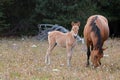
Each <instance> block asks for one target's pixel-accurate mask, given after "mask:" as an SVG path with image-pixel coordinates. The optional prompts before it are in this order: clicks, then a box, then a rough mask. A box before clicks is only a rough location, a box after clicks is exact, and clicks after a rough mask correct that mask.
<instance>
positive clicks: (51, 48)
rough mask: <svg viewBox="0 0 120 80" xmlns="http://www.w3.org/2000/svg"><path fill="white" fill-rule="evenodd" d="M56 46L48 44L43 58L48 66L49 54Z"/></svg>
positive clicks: (53, 43)
mask: <svg viewBox="0 0 120 80" xmlns="http://www.w3.org/2000/svg"><path fill="white" fill-rule="evenodd" d="M56 45H57V44H56V43H55V42H52V43H50V44H49V47H48V49H47V52H46V56H45V63H46V64H48V65H49V64H50V54H51V52H52V50H53V49H54V47H55V46H56Z"/></svg>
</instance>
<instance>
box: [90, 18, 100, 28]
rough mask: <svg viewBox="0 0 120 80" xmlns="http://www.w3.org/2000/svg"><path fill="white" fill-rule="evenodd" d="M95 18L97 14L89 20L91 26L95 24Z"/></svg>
mask: <svg viewBox="0 0 120 80" xmlns="http://www.w3.org/2000/svg"><path fill="white" fill-rule="evenodd" d="M97 18H98V16H95V17H94V18H93V19H92V21H91V24H90V25H91V26H93V25H94V24H95V20H97Z"/></svg>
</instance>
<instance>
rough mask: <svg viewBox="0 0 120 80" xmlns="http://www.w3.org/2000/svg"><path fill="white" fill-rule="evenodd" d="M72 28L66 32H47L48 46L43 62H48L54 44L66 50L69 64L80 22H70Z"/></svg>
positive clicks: (68, 64) (68, 63)
mask: <svg viewBox="0 0 120 80" xmlns="http://www.w3.org/2000/svg"><path fill="white" fill-rule="evenodd" d="M71 25H72V29H71V31H70V32H68V33H62V32H59V31H52V32H49V33H48V42H49V47H48V49H47V52H46V56H45V63H46V64H50V54H51V52H52V50H53V49H54V47H55V46H56V45H58V46H61V47H63V48H66V50H67V66H70V61H71V58H72V50H73V48H74V47H75V44H76V42H77V40H76V37H77V34H78V30H79V26H80V22H72V23H71Z"/></svg>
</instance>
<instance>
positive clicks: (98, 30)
mask: <svg viewBox="0 0 120 80" xmlns="http://www.w3.org/2000/svg"><path fill="white" fill-rule="evenodd" d="M97 18H98V16H95V17H94V18H93V19H92V21H91V24H90V26H91V27H92V29H91V31H92V32H94V33H95V36H96V37H98V40H97V44H96V45H95V46H94V48H95V49H99V51H100V52H101V53H102V38H101V34H100V29H99V28H98V27H97V25H96V22H95V20H97Z"/></svg>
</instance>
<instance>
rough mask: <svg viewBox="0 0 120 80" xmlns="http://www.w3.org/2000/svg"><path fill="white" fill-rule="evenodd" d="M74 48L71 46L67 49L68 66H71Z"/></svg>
mask: <svg viewBox="0 0 120 80" xmlns="http://www.w3.org/2000/svg"><path fill="white" fill-rule="evenodd" d="M72 53H73V48H72V47H71V46H68V47H67V66H68V67H70V66H71V58H72Z"/></svg>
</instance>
